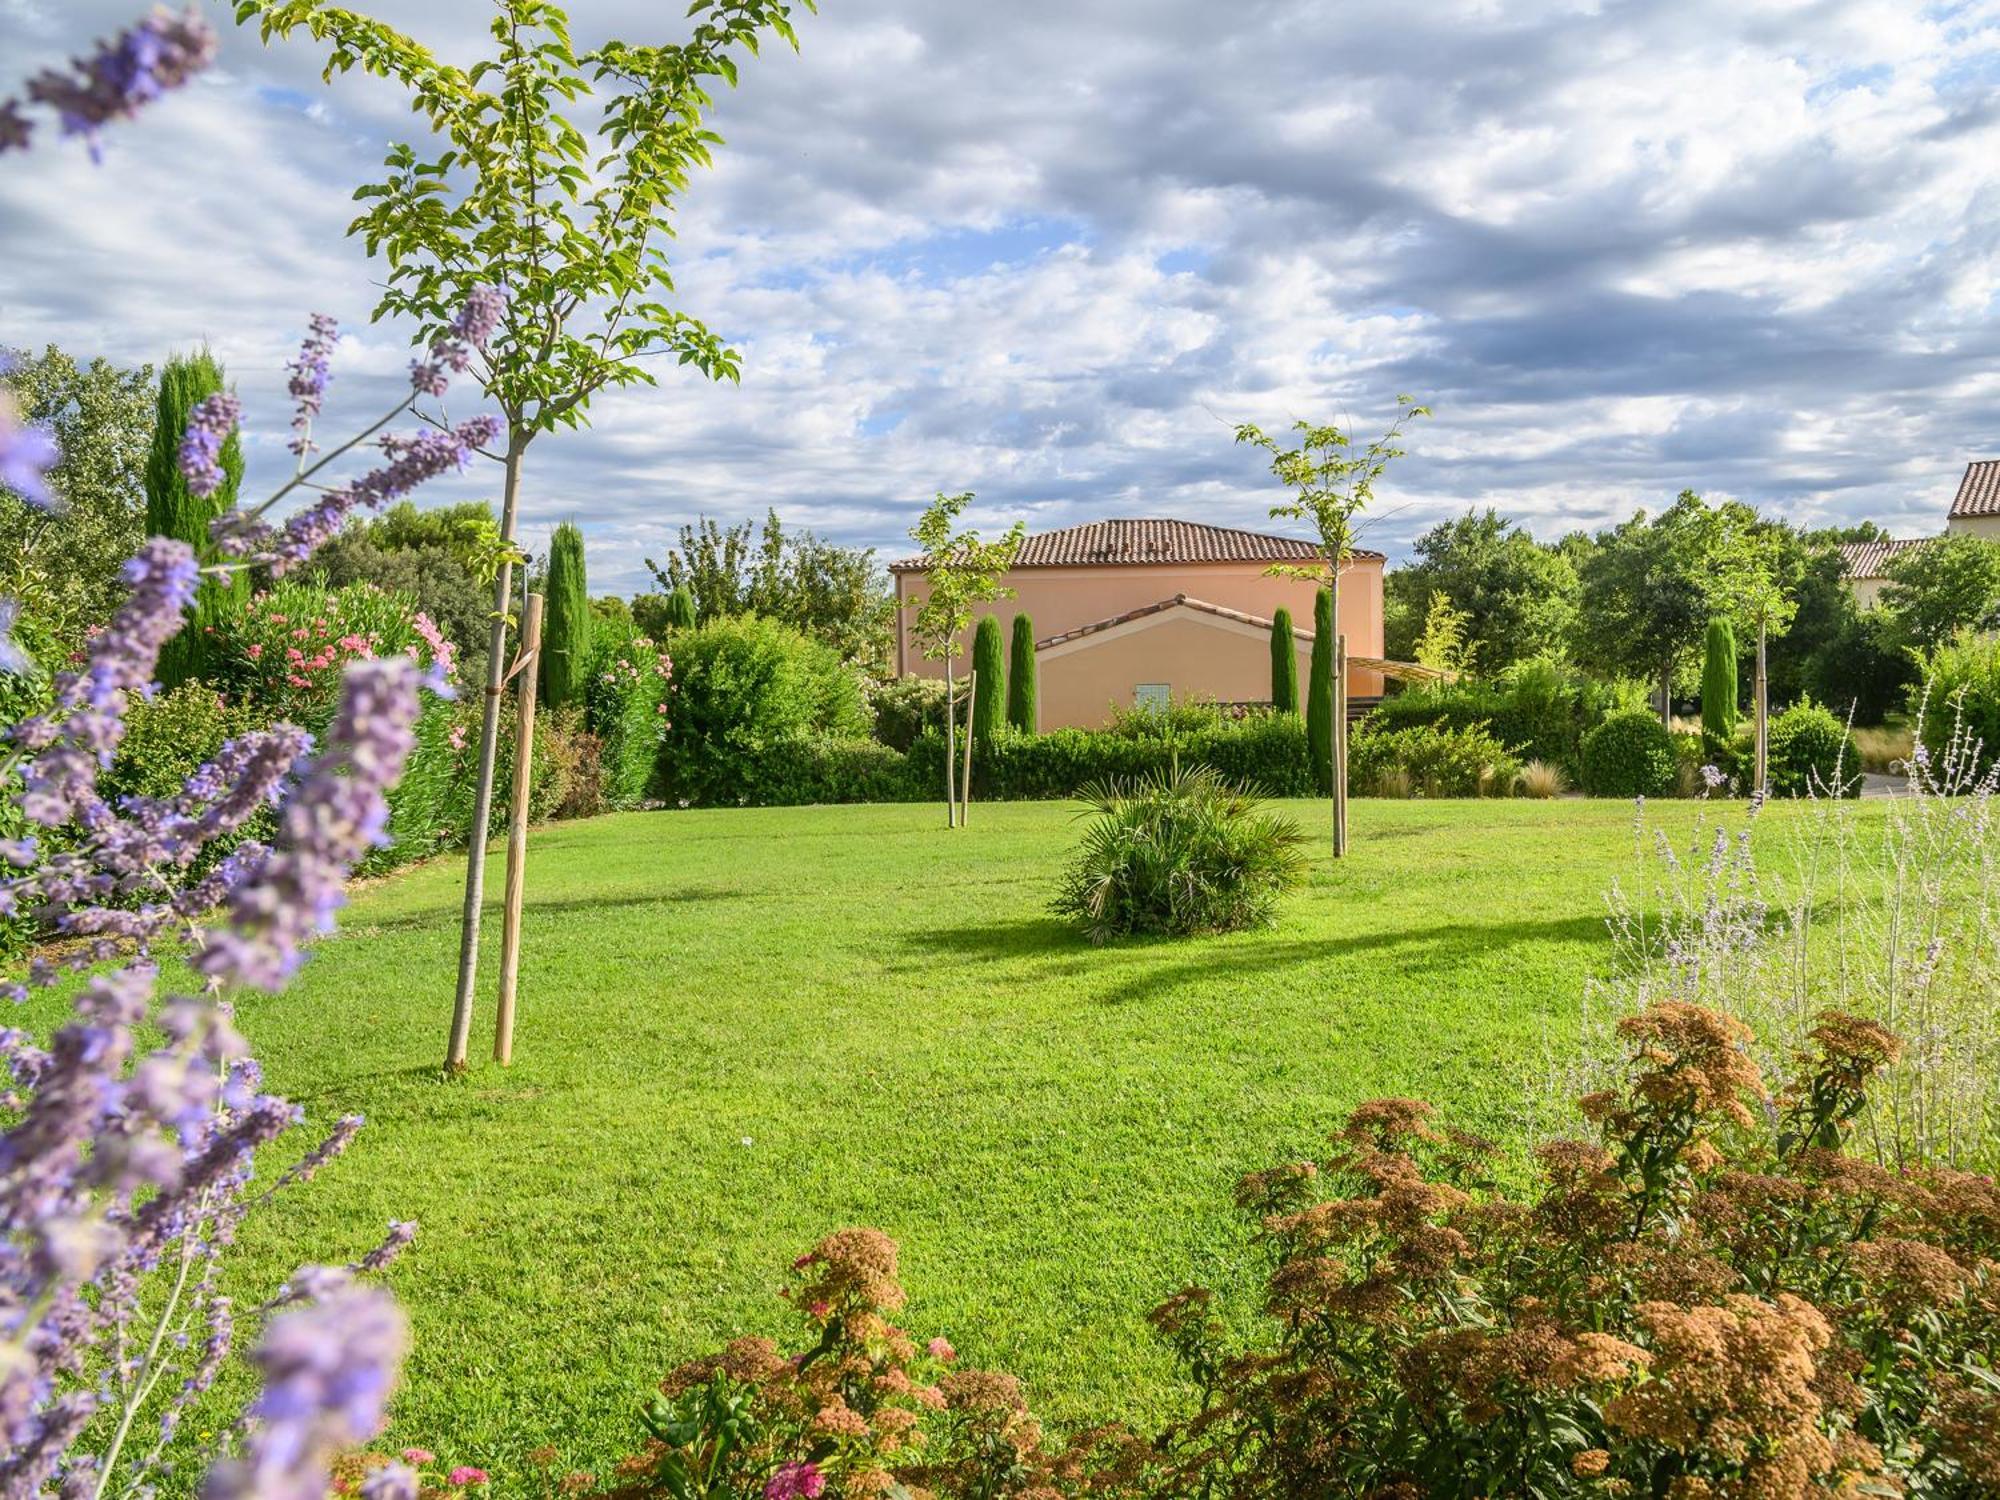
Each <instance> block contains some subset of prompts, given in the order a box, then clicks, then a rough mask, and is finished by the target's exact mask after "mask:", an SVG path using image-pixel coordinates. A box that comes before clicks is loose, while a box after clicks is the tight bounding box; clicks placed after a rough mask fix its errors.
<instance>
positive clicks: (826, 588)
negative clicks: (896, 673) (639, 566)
mask: <svg viewBox="0 0 2000 1500" xmlns="http://www.w3.org/2000/svg"><path fill="white" fill-rule="evenodd" d="M646 567H647V569H648V571H650V572H651V573H652V575H653V577H654V579H655V581H657V582H658V583H659V585H660V587H661V588H662V589H664V590H665V591H666V596H667V607H668V611H669V614H668V618H667V628H668V629H669V630H686V629H689V628H691V627H692V626H694V625H695V624H697V623H699V624H707V623H708V622H709V621H710V620H718V619H722V618H724V617H726V616H730V615H743V614H758V615H769V616H770V617H771V618H772V619H774V620H782V621H784V622H785V623H786V624H787V625H790V626H792V627H793V628H794V629H797V630H801V631H803V632H805V634H807V635H809V636H812V637H813V638H814V639H816V640H821V641H824V642H826V644H827V645H829V646H831V647H833V648H834V650H836V651H838V652H839V653H840V655H841V659H842V660H843V661H848V662H852V663H853V664H854V665H856V666H858V667H860V668H861V669H862V670H863V671H864V672H866V673H868V674H869V675H870V676H872V677H881V676H885V675H886V674H887V672H888V670H889V663H890V661H891V659H892V657H893V655H894V648H895V629H894V626H895V616H896V606H895V600H894V599H892V598H891V597H890V594H889V590H888V586H887V584H886V582H885V580H884V577H883V573H882V570H881V568H880V567H879V566H878V565H877V563H876V561H875V549H874V548H873V547H842V546H839V545H837V544H835V543H833V542H829V541H826V540H824V539H823V538H821V537H818V536H816V535H814V534H813V533H812V532H810V531H805V532H796V533H792V534H789V535H788V534H787V533H786V531H785V529H784V525H783V523H782V522H781V521H779V519H778V513H777V512H776V511H775V510H771V511H767V512H766V514H765V517H764V529H763V533H762V535H761V537H760V538H759V540H758V544H757V546H756V548H755V549H754V550H753V549H752V547H751V545H750V523H749V522H748V521H743V522H740V523H738V524H737V525H735V526H731V527H728V528H726V529H725V528H724V527H722V526H721V525H720V524H719V523H717V522H716V521H714V520H712V519H711V518H710V517H708V516H702V517H700V518H699V519H698V520H697V521H696V522H695V523H694V524H693V525H687V526H683V527H681V533H680V546H679V547H678V548H676V549H675V550H674V551H672V552H669V553H668V554H667V560H666V563H665V564H664V566H662V565H660V564H656V563H655V562H654V561H653V560H652V559H651V558H647V559H646Z"/></svg>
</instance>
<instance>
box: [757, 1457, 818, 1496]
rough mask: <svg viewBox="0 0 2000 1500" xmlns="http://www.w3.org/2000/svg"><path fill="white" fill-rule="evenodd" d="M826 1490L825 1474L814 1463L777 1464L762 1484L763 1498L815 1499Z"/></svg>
mask: <svg viewBox="0 0 2000 1500" xmlns="http://www.w3.org/2000/svg"><path fill="white" fill-rule="evenodd" d="M825 1490H826V1476H825V1475H824V1474H822V1473H820V1471H819V1465H818V1464H815V1463H810V1462H808V1463H788V1464H779V1465H778V1472H777V1473H775V1474H773V1475H772V1476H771V1478H770V1481H769V1482H768V1483H767V1484H766V1485H765V1486H764V1500H815V1497H817V1496H818V1495H820V1494H822V1493H824V1492H825Z"/></svg>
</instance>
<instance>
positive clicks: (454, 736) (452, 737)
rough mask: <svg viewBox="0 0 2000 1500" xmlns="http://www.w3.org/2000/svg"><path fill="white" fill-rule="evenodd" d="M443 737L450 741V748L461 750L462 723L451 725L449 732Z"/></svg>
mask: <svg viewBox="0 0 2000 1500" xmlns="http://www.w3.org/2000/svg"><path fill="white" fill-rule="evenodd" d="M445 738H446V739H447V740H448V741H450V743H451V748H452V749H454V750H463V749H464V748H465V726H464V725H463V724H454V725H452V726H451V733H450V734H448V735H446V736H445Z"/></svg>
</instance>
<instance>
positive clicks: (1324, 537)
mask: <svg viewBox="0 0 2000 1500" xmlns="http://www.w3.org/2000/svg"><path fill="white" fill-rule="evenodd" d="M1429 415H1430V408H1429V407H1426V406H1419V405H1417V404H1416V402H1414V401H1413V400H1411V398H1410V397H1408V396H1398V397H1397V398H1396V415H1395V418H1394V419H1393V420H1392V421H1391V422H1390V424H1389V428H1388V430H1387V431H1386V432H1384V433H1383V434H1382V436H1380V437H1378V438H1376V439H1375V440H1374V441H1373V442H1371V443H1369V445H1368V446H1367V447H1366V448H1363V449H1362V450H1361V451H1360V452H1358V453H1357V452H1355V451H1354V446H1353V443H1352V441H1351V440H1350V439H1349V437H1348V435H1347V434H1346V433H1345V432H1342V431H1341V430H1340V428H1339V427H1337V426H1335V425H1334V424H1332V423H1330V422H1326V423H1321V422H1309V421H1307V420H1305V419H1304V418H1300V419H1299V420H1298V421H1296V422H1294V423H1292V425H1291V429H1290V430H1291V432H1292V433H1293V434H1295V435H1296V438H1297V446H1296V447H1292V448H1286V447H1284V446H1283V445H1282V444H1281V443H1280V442H1279V441H1278V439H1277V438H1275V437H1273V436H1271V435H1269V434H1268V433H1266V432H1265V431H1264V430H1263V429H1262V428H1261V427H1259V426H1257V425H1256V424H1255V423H1254V422H1245V423H1243V424H1241V425H1240V426H1238V427H1237V429H1236V441H1237V442H1239V443H1249V444H1251V445H1252V446H1253V447H1257V448H1262V449H1263V450H1264V451H1265V452H1266V453H1268V454H1270V455H1271V473H1272V474H1273V476H1275V477H1276V479H1277V480H1278V482H1279V483H1280V484H1282V485H1284V486H1285V487H1286V488H1287V489H1289V490H1291V491H1292V492H1293V498H1292V499H1291V500H1289V501H1287V502H1286V503H1285V504H1283V505H1274V506H1272V507H1271V515H1272V517H1273V518H1275V519H1283V520H1292V521H1306V522H1309V523H1310V524H1311V525H1312V527H1313V529H1314V531H1315V532H1316V533H1317V534H1318V537H1319V543H1320V554H1321V556H1322V557H1323V558H1324V560H1325V561H1324V564H1323V565H1321V566H1317V567H1313V568H1290V567H1284V566H1277V567H1274V568H1273V569H1272V570H1271V571H1273V572H1282V573H1290V574H1293V575H1295V576H1298V577H1307V578H1327V577H1329V576H1331V577H1332V578H1333V579H1335V580H1338V578H1339V576H1340V568H1341V565H1342V564H1344V563H1345V562H1346V561H1347V559H1348V558H1349V557H1351V556H1352V555H1353V553H1354V535H1355V525H1354V518H1355V517H1356V516H1358V515H1359V514H1360V513H1361V512H1362V511H1363V510H1366V509H1367V508H1368V502H1369V501H1370V500H1372V499H1374V497H1375V481H1376V480H1378V479H1380V478H1381V477H1382V476H1383V474H1385V473H1386V472H1387V471H1388V468H1389V465H1390V464H1391V463H1392V462H1393V461H1394V460H1396V459H1398V458H1401V457H1402V456H1403V450H1402V449H1401V448H1399V447H1397V446H1396V443H1397V441H1398V440H1399V439H1400V438H1401V436H1402V434H1403V429H1404V428H1405V427H1407V426H1409V424H1410V423H1411V422H1413V421H1415V420H1416V419H1417V418H1419V417H1427V416H1429Z"/></svg>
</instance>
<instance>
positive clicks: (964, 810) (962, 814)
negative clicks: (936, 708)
mask: <svg viewBox="0 0 2000 1500" xmlns="http://www.w3.org/2000/svg"><path fill="white" fill-rule="evenodd" d="M978 706H979V674H978V673H977V672H974V673H972V674H971V675H969V676H968V677H967V678H966V679H965V775H964V776H963V777H962V778H960V780H959V783H958V826H959V827H960V828H963V827H964V826H965V819H966V815H967V814H969V813H970V812H971V811H972V711H973V709H975V708H977V707H978Z"/></svg>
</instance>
